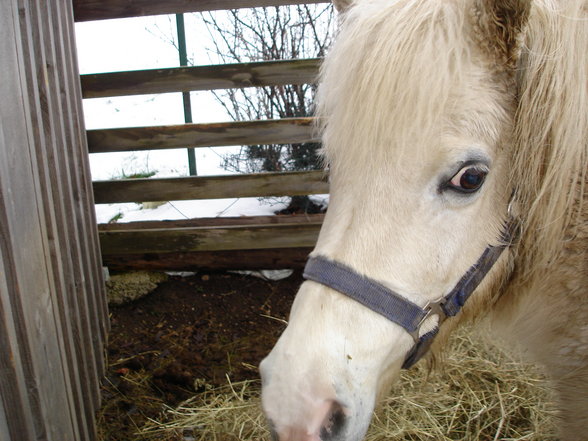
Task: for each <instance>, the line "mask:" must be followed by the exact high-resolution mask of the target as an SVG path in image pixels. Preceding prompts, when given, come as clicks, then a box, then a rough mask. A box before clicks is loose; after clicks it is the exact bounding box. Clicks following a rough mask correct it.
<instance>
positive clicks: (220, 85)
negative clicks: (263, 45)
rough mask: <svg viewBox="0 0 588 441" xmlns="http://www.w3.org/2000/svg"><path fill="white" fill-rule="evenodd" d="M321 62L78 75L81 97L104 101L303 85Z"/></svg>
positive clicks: (225, 65)
mask: <svg viewBox="0 0 588 441" xmlns="http://www.w3.org/2000/svg"><path fill="white" fill-rule="evenodd" d="M320 62H321V60H320V59H319V58H309V59H300V60H279V61H260V62H255V63H234V64H219V65H210V66H190V67H174V68H168V69H149V70H137V71H129V72H111V73H101V74H86V75H82V76H81V82H82V92H83V97H84V98H104V97H114V96H126V95H142V94H153V93H168V92H189V91H195V90H214V89H231V88H240V87H260V86H282V85H286V84H306V83H312V82H314V81H315V80H316V77H317V75H318V68H319V65H320Z"/></svg>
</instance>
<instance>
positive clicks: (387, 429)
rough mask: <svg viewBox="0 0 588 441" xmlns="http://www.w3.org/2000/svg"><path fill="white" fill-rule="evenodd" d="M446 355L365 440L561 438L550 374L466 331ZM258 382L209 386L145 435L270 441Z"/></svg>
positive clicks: (380, 413) (388, 403)
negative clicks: (557, 434)
mask: <svg viewBox="0 0 588 441" xmlns="http://www.w3.org/2000/svg"><path fill="white" fill-rule="evenodd" d="M452 341H453V343H452V345H451V348H450V350H449V351H448V352H447V354H446V360H444V361H443V362H442V363H441V364H440V365H441V367H440V369H438V370H436V371H434V372H432V373H430V372H428V370H427V367H426V365H424V363H420V364H419V365H418V366H417V367H415V368H414V369H412V370H410V371H408V372H403V373H402V375H401V378H400V381H399V383H397V384H396V386H395V387H394V389H393V390H392V392H391V394H390V395H389V396H388V398H386V399H385V400H384V401H383V402H382V403H381V405H380V406H379V408H378V410H377V411H376V413H375V415H374V418H373V421H372V424H371V427H370V430H369V431H368V433H367V435H366V441H382V440H418V441H425V440H427V441H429V440H435V441H441V440H463V441H473V440H476V441H478V440H489V441H498V440H504V441H515V440H517V441H519V440H520V441H522V440H526V441H539V440H541V441H548V440H554V439H555V437H554V435H553V433H554V427H553V411H552V410H551V404H550V401H551V400H550V395H549V393H548V391H547V388H546V387H545V386H544V384H543V383H544V379H543V378H542V377H541V375H540V374H539V373H538V372H537V371H536V370H535V369H533V368H532V367H531V366H528V365H524V364H521V363H518V362H517V361H516V360H513V359H512V358H511V357H509V356H508V355H506V354H504V353H503V352H500V351H498V350H497V349H496V348H494V347H488V346H484V345H480V343H479V342H476V344H474V343H473V342H472V341H471V337H470V333H469V332H468V330H467V329H466V330H464V331H462V332H460V333H459V335H457V336H455V337H454V338H453V340H452ZM259 394H260V384H259V382H257V381H247V382H240V383H230V382H229V383H228V385H227V386H224V387H222V388H218V389H209V390H207V391H206V392H204V393H203V394H201V395H198V396H195V397H194V398H192V399H191V400H189V401H187V402H185V403H183V404H182V405H181V406H179V407H178V408H175V409H167V410H166V412H165V414H164V416H163V418H162V421H159V422H158V421H151V422H150V424H148V425H147V426H146V427H144V428H143V429H142V434H143V435H144V436H147V435H149V436H153V439H161V437H163V436H164V435H166V436H169V435H171V434H172V433H173V434H175V435H176V436H177V439H178V440H185V441H193V440H194V441H200V440H211V441H234V440H242V441H243V440H262V441H269V440H270V438H269V434H268V432H267V430H266V428H265V422H264V418H263V416H262V414H261V411H260V405H259V402H260V399H259Z"/></svg>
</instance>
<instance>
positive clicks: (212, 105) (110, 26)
mask: <svg viewBox="0 0 588 441" xmlns="http://www.w3.org/2000/svg"><path fill="white" fill-rule="evenodd" d="M196 17H197V16H196V15H195V14H187V15H185V20H186V33H187V47H188V58H189V59H190V60H192V62H193V63H194V64H210V59H209V58H208V55H207V52H206V47H207V46H210V44H209V43H208V42H207V39H208V32H207V31H206V30H205V29H204V28H202V25H201V24H200V23H199V21H198V20H197V18H196ZM175 36H176V24H175V17H174V16H154V17H137V18H131V19H117V20H104V21H96V22H85V23H76V40H77V45H78V61H79V69H80V73H82V74H87V73H101V72H115V71H125V70H140V69H155V68H166V67H176V66H178V65H179V61H178V52H177V50H176V48H175V46H174V43H173V41H174V40H175ZM190 96H191V100H192V114H193V119H194V122H197V123H207V122H218V121H227V120H229V117H228V115H227V114H226V112H225V110H224V109H223V108H222V106H221V105H220V104H219V103H218V102H217V101H216V99H215V98H214V96H213V95H212V93H211V92H209V91H205V92H192V93H191V94H190ZM84 115H85V121H86V128H87V129H88V130H91V129H101V128H114V127H139V126H152V125H167V124H182V123H183V122H184V114H183V106H182V95H181V94H180V93H169V94H158V95H137V96H127V97H111V98H95V99H86V100H84ZM239 148H240V147H219V148H197V149H195V154H196V165H197V172H198V175H200V176H210V175H226V174H231V172H229V171H227V170H225V169H223V168H222V166H221V164H222V161H223V155H226V154H229V153H231V152H235V151H236V150H238V149H239ZM90 167H91V171H92V179H93V180H110V179H119V178H121V177H123V176H129V175H132V174H137V173H150V172H155V174H154V177H173V176H187V175H188V155H187V151H186V149H172V150H159V151H156V150H153V151H147V152H123V153H98V154H92V155H90ZM315 200H317V201H318V202H320V203H326V201H327V196H325V195H323V196H319V197H317V198H315ZM286 205H287V198H281V199H279V200H277V201H268V200H260V199H258V198H241V199H215V200H199V201H172V202H166V203H165V204H163V205H161V206H158V207H156V208H148V207H150V206H152V204H134V203H130V204H99V205H97V206H96V215H97V219H98V222H99V223H106V222H109V221H111V220H113V219H114V218H116V220H117V221H118V222H131V221H144V220H164V219H185V218H194V217H217V216H254V215H271V214H274V212H275V211H277V210H281V209H283V208H285V207H286Z"/></svg>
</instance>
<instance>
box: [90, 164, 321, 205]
mask: <svg viewBox="0 0 588 441" xmlns="http://www.w3.org/2000/svg"><path fill="white" fill-rule="evenodd" d="M93 185H94V199H95V201H96V203H97V204H109V203H116V202H146V201H177V200H191V199H220V198H243V197H265V196H302V195H307V194H325V193H328V191H329V187H328V183H327V181H326V175H325V173H324V172H323V171H308V172H282V173H256V174H248V175H229V176H206V177H188V178H165V179H123V180H117V181H95V182H94V183H93Z"/></svg>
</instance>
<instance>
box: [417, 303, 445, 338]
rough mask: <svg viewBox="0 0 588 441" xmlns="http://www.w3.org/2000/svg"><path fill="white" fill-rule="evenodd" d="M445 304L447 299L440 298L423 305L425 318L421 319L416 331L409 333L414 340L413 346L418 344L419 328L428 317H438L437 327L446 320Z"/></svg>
mask: <svg viewBox="0 0 588 441" xmlns="http://www.w3.org/2000/svg"><path fill="white" fill-rule="evenodd" d="M445 303H447V298H446V297H441V298H440V299H437V300H432V301H430V302H429V303H427V304H426V305H425V307H424V308H423V311H425V316H424V317H423V318H422V319H421V321H420V322H419V324H418V325H417V327H416V329H415V330H414V331H412V332H410V335H411V337H412V339H413V340H414V342H415V344H418V343H419V342H420V338H421V335H420V334H421V327H422V326H423V324H424V323H425V321H427V320H428V319H429V318H430V317H432V316H434V315H436V316H437V317H438V322H437V327H440V326H441V323H443V322H444V321H445V319H446V318H447V313H446V312H445V309H443V306H444V305H445Z"/></svg>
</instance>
